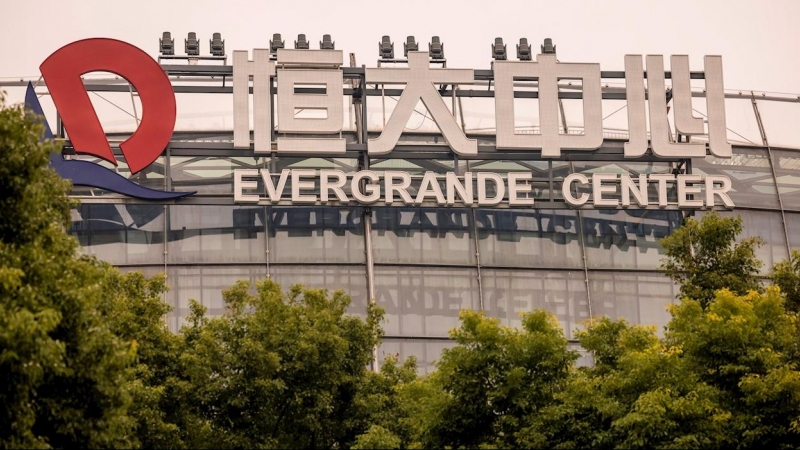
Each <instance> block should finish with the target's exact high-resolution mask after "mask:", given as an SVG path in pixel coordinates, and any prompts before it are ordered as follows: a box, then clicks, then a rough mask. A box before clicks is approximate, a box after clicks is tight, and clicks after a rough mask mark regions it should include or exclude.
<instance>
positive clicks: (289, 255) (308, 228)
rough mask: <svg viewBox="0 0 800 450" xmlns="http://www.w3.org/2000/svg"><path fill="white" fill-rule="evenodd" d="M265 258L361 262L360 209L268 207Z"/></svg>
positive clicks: (323, 261)
mask: <svg viewBox="0 0 800 450" xmlns="http://www.w3.org/2000/svg"><path fill="white" fill-rule="evenodd" d="M268 217H269V224H268V228H269V234H270V243H269V258H270V261H274V262H290V263H296V262H308V263H325V262H345V263H348V262H349V263H356V262H364V261H365V259H366V257H365V255H364V226H363V222H362V220H363V209H362V208H358V207H357V208H334V207H299V206H296V207H291V206H287V207H278V206H273V207H270V208H269V215H268Z"/></svg>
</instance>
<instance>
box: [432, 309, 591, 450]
mask: <svg viewBox="0 0 800 450" xmlns="http://www.w3.org/2000/svg"><path fill="white" fill-rule="evenodd" d="M460 316H461V327H460V328H457V329H455V330H453V331H451V337H452V338H454V339H455V340H456V342H457V343H458V345H457V346H456V347H454V348H452V349H447V350H445V351H444V352H443V354H442V359H441V361H440V362H439V366H438V371H437V372H436V373H435V374H434V375H433V376H432V377H431V378H430V381H429V382H430V383H431V385H432V387H433V388H435V390H437V391H438V392H437V394H436V395H434V396H432V397H431V398H429V399H428V402H427V405H428V407H429V410H428V411H425V412H424V413H423V414H420V415H419V417H420V420H421V421H422V424H421V426H420V427H419V430H420V434H419V440H420V442H421V443H422V444H423V445H424V446H426V447H444V446H452V447H476V446H480V445H497V446H501V447H509V446H517V445H519V443H518V439H517V436H516V434H517V433H518V432H519V431H520V430H521V429H522V428H523V426H524V423H525V421H526V419H527V417H528V416H529V415H531V414H535V413H537V412H538V411H539V410H540V409H541V408H543V407H544V406H546V405H547V404H549V403H550V402H551V401H552V398H553V396H554V395H555V394H556V393H557V392H558V391H560V390H561V389H562V388H563V387H564V386H565V384H566V380H567V375H568V373H569V369H570V366H571V365H572V363H573V362H574V361H575V360H576V359H577V352H574V351H571V350H568V349H567V340H566V339H565V338H564V335H563V333H562V331H561V327H560V325H559V324H558V322H557V321H556V319H555V317H554V316H552V315H551V314H549V313H547V312H545V311H534V312H531V313H528V314H526V315H525V316H524V317H523V328H522V329H514V328H510V327H501V326H500V325H499V320H498V319H493V318H487V317H485V316H484V315H483V313H479V312H474V311H462V312H461V314H460ZM418 390H419V389H418ZM423 392H424V390H423Z"/></svg>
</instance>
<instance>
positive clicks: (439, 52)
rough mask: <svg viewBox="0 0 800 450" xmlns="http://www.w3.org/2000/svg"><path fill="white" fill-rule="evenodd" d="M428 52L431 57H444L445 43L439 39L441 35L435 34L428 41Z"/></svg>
mask: <svg viewBox="0 0 800 450" xmlns="http://www.w3.org/2000/svg"><path fill="white" fill-rule="evenodd" d="M428 54H429V55H430V56H431V59H444V44H442V41H441V40H440V39H439V36H434V37H432V38H431V41H430V42H429V43H428Z"/></svg>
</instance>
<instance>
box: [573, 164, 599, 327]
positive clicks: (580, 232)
mask: <svg viewBox="0 0 800 450" xmlns="http://www.w3.org/2000/svg"><path fill="white" fill-rule="evenodd" d="M569 172H570V173H575V166H574V164H573V162H572V161H570V162H569ZM576 189H577V188H576ZM576 194H577V192H576ZM575 213H576V217H577V220H578V238H579V243H580V246H581V259H583V282H584V284H585V285H586V301H587V302H588V306H589V318H590V319H593V318H594V313H593V312H592V290H591V289H590V288H591V286H589V264H588V261H587V260H586V241H585V240H584V238H583V214H581V210H580V208H579V209H577V210H576V211H575Z"/></svg>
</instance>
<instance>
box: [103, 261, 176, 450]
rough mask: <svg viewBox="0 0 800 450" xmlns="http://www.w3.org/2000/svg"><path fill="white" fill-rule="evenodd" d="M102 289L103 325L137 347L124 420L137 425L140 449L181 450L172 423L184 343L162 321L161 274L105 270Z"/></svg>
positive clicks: (165, 308)
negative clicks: (127, 409)
mask: <svg viewBox="0 0 800 450" xmlns="http://www.w3.org/2000/svg"><path fill="white" fill-rule="evenodd" d="M104 290H105V291H106V292H108V295H107V296H106V304H105V305H104V308H103V309H104V312H105V315H106V317H107V323H108V325H109V326H110V327H111V329H112V331H113V332H114V334H116V335H117V336H118V337H119V338H121V339H123V340H125V341H126V342H131V343H132V345H133V346H134V347H135V348H136V360H135V362H134V364H133V366H132V367H131V372H132V378H133V381H132V382H131V383H130V385H129V389H130V392H131V396H132V398H133V402H132V404H131V408H130V410H129V415H130V416H131V417H132V418H133V419H134V420H136V428H135V436H136V439H137V440H138V442H139V444H140V445H141V446H142V447H144V448H180V447H183V446H184V444H183V440H182V438H181V429H180V427H179V426H178V425H177V424H176V423H174V421H175V420H176V416H177V415H178V414H179V411H180V408H181V405H180V403H179V401H178V399H177V398H175V395H174V389H173V386H172V383H173V379H174V378H175V377H178V376H179V375H180V373H179V366H178V360H179V358H180V354H181V350H182V342H183V340H182V338H181V336H178V335H175V334H173V333H171V332H170V331H169V329H168V328H167V326H166V324H165V322H164V317H165V316H166V314H167V313H168V312H169V311H170V310H171V309H172V308H171V307H170V306H169V305H167V304H166V303H164V300H163V294H164V293H165V292H166V290H167V286H166V280H165V277H164V275H163V274H160V275H156V276H153V277H151V278H147V277H145V276H144V275H143V274H142V273H141V272H132V273H128V274H125V275H122V274H120V272H119V271H118V270H116V269H113V268H110V267H109V268H108V272H107V274H106V277H105V286H104Z"/></svg>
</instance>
